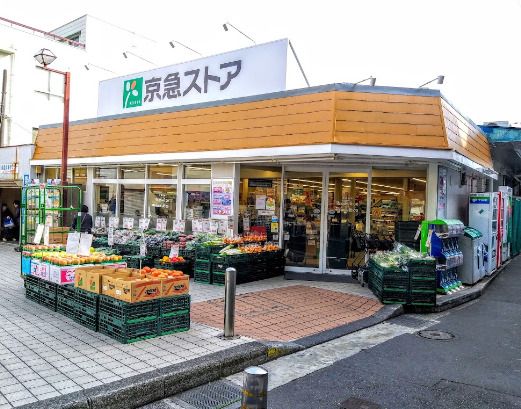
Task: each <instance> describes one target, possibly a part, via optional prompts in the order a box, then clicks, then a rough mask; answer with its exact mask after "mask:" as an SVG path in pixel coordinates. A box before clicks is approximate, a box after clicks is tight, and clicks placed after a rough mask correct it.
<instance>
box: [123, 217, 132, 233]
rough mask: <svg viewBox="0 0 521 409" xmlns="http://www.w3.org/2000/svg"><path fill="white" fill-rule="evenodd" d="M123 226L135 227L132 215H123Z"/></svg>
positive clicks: (130, 228)
mask: <svg viewBox="0 0 521 409" xmlns="http://www.w3.org/2000/svg"><path fill="white" fill-rule="evenodd" d="M123 228H124V229H128V230H132V229H133V228H134V218H132V217H123Z"/></svg>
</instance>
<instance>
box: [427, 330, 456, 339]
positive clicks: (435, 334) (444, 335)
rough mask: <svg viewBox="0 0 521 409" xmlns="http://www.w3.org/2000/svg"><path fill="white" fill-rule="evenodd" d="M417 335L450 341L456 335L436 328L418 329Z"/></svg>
mask: <svg viewBox="0 0 521 409" xmlns="http://www.w3.org/2000/svg"><path fill="white" fill-rule="evenodd" d="M418 335H419V336H420V337H422V338H426V339H433V340H435V341H450V340H452V339H454V338H456V336H455V335H454V334H451V333H450V332H446V331H438V330H423V331H419V332H418Z"/></svg>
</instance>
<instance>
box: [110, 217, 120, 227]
mask: <svg viewBox="0 0 521 409" xmlns="http://www.w3.org/2000/svg"><path fill="white" fill-rule="evenodd" d="M118 226H119V217H109V227H118Z"/></svg>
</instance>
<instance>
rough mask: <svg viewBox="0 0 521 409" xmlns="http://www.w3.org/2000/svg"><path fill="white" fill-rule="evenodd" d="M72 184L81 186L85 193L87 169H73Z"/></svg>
mask: <svg viewBox="0 0 521 409" xmlns="http://www.w3.org/2000/svg"><path fill="white" fill-rule="evenodd" d="M71 182H72V183H73V184H74V185H78V186H80V187H81V190H82V192H85V190H86V188H87V168H73V169H72V181H71Z"/></svg>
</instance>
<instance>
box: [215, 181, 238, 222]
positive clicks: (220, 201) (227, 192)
mask: <svg viewBox="0 0 521 409" xmlns="http://www.w3.org/2000/svg"><path fill="white" fill-rule="evenodd" d="M211 193H212V197H211V201H212V205H211V216H210V217H211V218H212V219H228V216H233V179H212V192H211Z"/></svg>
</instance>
